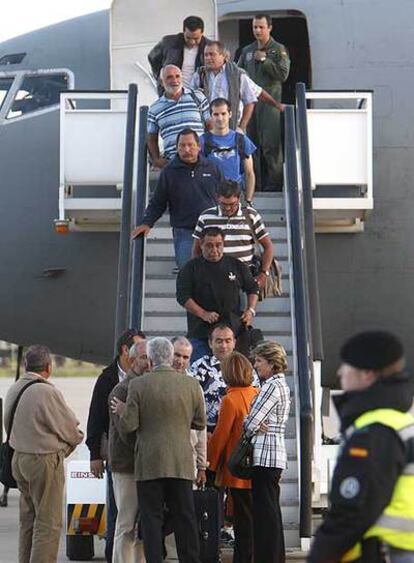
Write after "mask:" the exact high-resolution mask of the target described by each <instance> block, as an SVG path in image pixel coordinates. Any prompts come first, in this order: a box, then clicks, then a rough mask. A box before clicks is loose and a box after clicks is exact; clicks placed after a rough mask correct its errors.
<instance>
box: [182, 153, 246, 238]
mask: <svg viewBox="0 0 414 563" xmlns="http://www.w3.org/2000/svg"><path fill="white" fill-rule="evenodd" d="M243 168H244V177H245V180H246V199H247V201H253V196H254V189H255V183H256V177H255V175H254V168H253V158H252V157H251V156H249V157H248V158H245V159H244V160H243ZM193 248H194V247H193Z"/></svg>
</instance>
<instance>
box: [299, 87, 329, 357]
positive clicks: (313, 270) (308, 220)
mask: <svg viewBox="0 0 414 563" xmlns="http://www.w3.org/2000/svg"><path fill="white" fill-rule="evenodd" d="M296 123H297V132H298V135H297V141H298V146H299V154H300V159H299V162H300V169H301V180H302V201H303V222H304V235H305V249H306V256H305V257H306V269H307V280H308V302H309V322H310V333H311V337H312V359H313V360H323V344H322V323H321V312H320V301H319V284H318V270H317V263H316V243H315V225H314V217H313V206H312V182H311V167H310V159H309V138H308V120H307V114H306V88H305V84H303V82H299V83H298V84H296Z"/></svg>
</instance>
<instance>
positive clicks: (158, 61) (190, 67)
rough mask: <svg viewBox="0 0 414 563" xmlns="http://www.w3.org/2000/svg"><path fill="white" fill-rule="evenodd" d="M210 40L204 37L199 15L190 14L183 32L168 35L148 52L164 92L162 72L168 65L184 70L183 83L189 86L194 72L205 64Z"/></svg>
mask: <svg viewBox="0 0 414 563" xmlns="http://www.w3.org/2000/svg"><path fill="white" fill-rule="evenodd" d="M208 43H209V41H208V39H206V37H204V22H203V20H202V19H201V18H199V17H198V16H188V17H187V18H185V20H184V22H183V32H182V33H178V34H176V35H166V36H164V37H163V38H162V39H161V41H160V42H159V43H157V44H156V45H155V47H154V48H153V49H152V50H151V51H150V52H149V54H148V61H149V63H150V65H151V69H152V73H153V75H154V76H155V78H156V79H157V80H158V83H159V93H160V94H161V93H162V85H161V83H160V80H159V78H160V72H161V69H162V67H164V66H166V65H175V66H178V68H180V69H181V71H182V76H183V85H184V86H185V87H187V88H188V87H189V85H190V82H191V78H192V76H193V74H194V72H195V71H196V70H197V69H198V68H199V67H200V66H203V65H204V48H205V46H206V45H208Z"/></svg>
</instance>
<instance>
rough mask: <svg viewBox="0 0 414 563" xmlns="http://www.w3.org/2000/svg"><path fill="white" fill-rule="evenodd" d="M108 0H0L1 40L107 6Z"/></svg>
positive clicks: (109, 2) (103, 8)
mask: <svg viewBox="0 0 414 563" xmlns="http://www.w3.org/2000/svg"><path fill="white" fill-rule="evenodd" d="M110 4H111V0H69V1H67V0H18V1H17V0H0V14H1V15H0V42H1V41H5V40H6V39H10V38H11V37H16V36H17V35H22V34H23V33H27V32H28V31H33V30H34V29H39V28H41V27H45V26H47V25H51V24H54V23H57V22H59V21H63V20H67V19H70V18H74V17H76V16H81V15H84V14H89V13H91V12H96V11H98V10H105V9H107V8H109V6H110Z"/></svg>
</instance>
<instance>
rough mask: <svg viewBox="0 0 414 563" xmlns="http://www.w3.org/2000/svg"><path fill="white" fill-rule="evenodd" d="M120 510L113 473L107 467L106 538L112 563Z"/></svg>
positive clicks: (107, 552)
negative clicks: (118, 508) (116, 498)
mask: <svg viewBox="0 0 414 563" xmlns="http://www.w3.org/2000/svg"><path fill="white" fill-rule="evenodd" d="M117 514H118V510H117V508H116V503H115V496H114V485H113V483H112V473H111V471H110V470H109V469H108V466H107V467H106V538H105V559H106V560H107V562H108V563H112V553H113V550H114V535H115V525H116V517H117Z"/></svg>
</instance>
